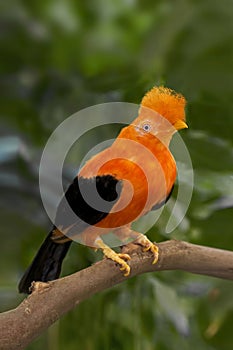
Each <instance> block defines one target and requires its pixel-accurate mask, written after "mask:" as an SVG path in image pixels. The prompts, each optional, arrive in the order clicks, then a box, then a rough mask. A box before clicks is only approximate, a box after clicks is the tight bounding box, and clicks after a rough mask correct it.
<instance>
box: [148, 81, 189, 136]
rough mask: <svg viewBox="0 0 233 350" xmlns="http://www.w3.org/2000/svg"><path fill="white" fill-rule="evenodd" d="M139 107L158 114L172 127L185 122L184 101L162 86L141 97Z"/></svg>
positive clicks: (178, 95)
mask: <svg viewBox="0 0 233 350" xmlns="http://www.w3.org/2000/svg"><path fill="white" fill-rule="evenodd" d="M141 105H142V106H144V107H147V108H150V109H153V110H154V111H156V112H158V113H159V114H160V115H162V116H163V117H165V118H166V119H167V120H168V121H169V122H170V123H171V124H172V125H176V124H177V125H178V124H179V122H182V121H185V105H186V100H185V98H184V96H182V95H181V94H178V93H176V92H175V91H174V90H172V89H169V88H166V87H163V86H160V87H154V88H153V89H151V90H150V91H148V92H147V93H146V95H145V96H144V97H143V99H142V102H141ZM186 127H187V126H186ZM177 129H178V128H177Z"/></svg>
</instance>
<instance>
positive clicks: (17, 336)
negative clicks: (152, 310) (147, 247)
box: [0, 240, 233, 350]
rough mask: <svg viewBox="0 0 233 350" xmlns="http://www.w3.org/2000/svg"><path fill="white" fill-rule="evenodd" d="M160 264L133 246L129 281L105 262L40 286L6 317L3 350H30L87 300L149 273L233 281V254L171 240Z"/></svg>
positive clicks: (1, 327)
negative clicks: (171, 272)
mask: <svg viewBox="0 0 233 350" xmlns="http://www.w3.org/2000/svg"><path fill="white" fill-rule="evenodd" d="M158 247H159V261H158V263H157V264H155V265H152V264H151V262H152V256H151V254H150V253H149V252H148V253H142V251H141V248H140V247H138V246H136V245H134V244H131V245H129V246H128V247H125V251H124V252H129V253H130V255H131V260H130V266H131V274H130V276H129V277H124V276H123V274H122V272H121V271H120V270H119V267H117V266H116V265H115V264H114V263H113V262H112V261H110V260H108V259H104V260H102V261H100V262H98V263H96V264H94V265H92V266H90V267H88V268H87V269H84V270H81V271H79V272H77V273H74V274H73V275H70V276H67V277H64V278H61V279H58V280H56V281H52V282H49V283H40V282H36V283H34V291H33V293H32V294H31V295H30V296H29V297H27V298H26V299H24V300H23V302H22V303H21V304H20V305H19V306H18V307H17V308H15V309H13V310H10V311H8V312H4V313H2V314H0V341H1V350H18V349H24V348H25V347H26V346H27V345H28V344H29V343H30V342H31V341H32V340H33V339H35V338H36V337H37V336H38V335H40V334H41V333H42V332H43V331H44V330H45V329H47V328H48V327H49V326H50V325H51V324H53V323H54V322H55V321H56V320H57V319H59V318H60V317H61V316H62V315H63V314H65V313H66V312H68V311H69V310H71V309H73V308H74V307H75V306H76V305H78V304H79V303H80V302H81V301H83V300H85V299H88V298H89V297H91V296H92V295H94V294H95V293H97V292H100V291H102V290H105V289H107V288H110V287H112V286H114V285H116V284H119V283H121V282H123V281H124V280H126V279H127V278H131V277H133V276H136V275H140V274H142V273H145V272H152V271H163V270H182V271H187V272H191V273H196V274H201V275H208V276H214V277H219V278H224V279H228V280H233V252H230V251H226V250H221V249H215V248H209V247H203V246H198V245H194V244H190V243H186V242H182V241H175V240H170V241H166V242H162V243H159V244H158Z"/></svg>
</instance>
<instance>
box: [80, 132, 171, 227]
mask: <svg viewBox="0 0 233 350" xmlns="http://www.w3.org/2000/svg"><path fill="white" fill-rule="evenodd" d="M136 141H137V142H135V140H133V139H131V140H129V139H125V138H118V139H116V141H115V142H114V144H113V145H112V146H111V147H110V148H108V149H107V150H105V151H103V152H101V153H100V154H98V155H97V156H95V157H94V158H92V159H91V160H90V161H89V162H88V163H87V164H86V165H85V166H84V168H83V169H82V170H81V172H80V175H81V176H85V177H91V176H96V175H106V174H111V175H113V176H115V177H116V178H117V179H119V180H122V183H123V186H122V191H121V193H120V196H119V200H118V201H117V203H116V204H115V205H114V206H113V208H112V210H111V212H110V213H109V214H108V215H107V217H106V218H105V219H103V220H102V221H101V222H99V223H97V224H96V226H97V227H103V228H115V227H119V226H123V225H126V224H129V223H132V222H133V221H135V220H136V219H137V218H139V217H140V216H142V215H144V214H145V213H146V212H148V211H149V210H150V209H151V208H152V207H153V206H154V205H155V204H157V203H159V202H162V201H163V200H164V199H165V198H166V197H167V195H168V194H169V193H170V191H171V188H172V186H173V184H174V181H175V178H176V165H175V161H174V158H173V156H172V154H171V153H170V151H169V150H168V148H166V146H164V145H163V144H162V143H161V142H160V141H159V140H157V139H156V138H155V137H153V138H151V137H149V138H144V139H143V140H142V139H141V140H140V142H138V140H136Z"/></svg>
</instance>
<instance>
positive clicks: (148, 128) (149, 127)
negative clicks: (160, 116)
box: [142, 123, 151, 132]
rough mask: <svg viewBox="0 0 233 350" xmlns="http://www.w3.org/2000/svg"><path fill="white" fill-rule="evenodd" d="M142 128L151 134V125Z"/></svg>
mask: <svg viewBox="0 0 233 350" xmlns="http://www.w3.org/2000/svg"><path fill="white" fill-rule="evenodd" d="M142 128H143V130H144V131H146V132H149V131H150V129H151V126H150V124H148V123H147V124H144V125H143V126H142Z"/></svg>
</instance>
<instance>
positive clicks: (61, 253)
mask: <svg viewBox="0 0 233 350" xmlns="http://www.w3.org/2000/svg"><path fill="white" fill-rule="evenodd" d="M51 235H52V231H51V232H50V233H49V235H48V236H47V237H46V239H45V240H44V242H43V243H42V245H41V247H40V249H39V251H38V252H37V254H36V256H35V258H34V260H33V261H32V263H31V265H30V266H29V267H28V269H27V270H26V271H25V273H24V275H23V277H22V278H21V280H20V282H19V287H18V288H19V292H20V293H26V294H29V293H30V286H31V284H32V282H33V281H40V282H48V281H52V280H55V279H56V278H58V277H59V275H60V272H61V266H62V261H63V259H64V257H65V256H66V253H67V251H68V249H69V247H70V244H71V242H72V241H68V242H65V243H60V244H58V243H55V242H54V241H53V240H52V239H51Z"/></svg>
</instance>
